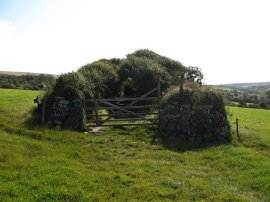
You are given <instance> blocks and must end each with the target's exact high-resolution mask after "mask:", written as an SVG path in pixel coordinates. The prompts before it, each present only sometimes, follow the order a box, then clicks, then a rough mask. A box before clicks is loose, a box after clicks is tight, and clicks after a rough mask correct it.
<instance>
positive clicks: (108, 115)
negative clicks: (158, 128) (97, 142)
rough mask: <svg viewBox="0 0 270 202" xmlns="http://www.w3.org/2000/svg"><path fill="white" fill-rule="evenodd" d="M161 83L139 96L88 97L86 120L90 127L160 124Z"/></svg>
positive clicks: (86, 101)
mask: <svg viewBox="0 0 270 202" xmlns="http://www.w3.org/2000/svg"><path fill="white" fill-rule="evenodd" d="M160 92H161V91H160V84H158V87H156V88H154V89H152V90H150V91H149V92H147V93H145V94H144V95H142V96H139V97H125V98H104V99H86V100H85V110H86V120H87V124H88V126H90V127H96V126H134V125H158V124H159V114H160V95H161V93H160Z"/></svg>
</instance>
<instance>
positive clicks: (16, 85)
mask: <svg viewBox="0 0 270 202" xmlns="http://www.w3.org/2000/svg"><path fill="white" fill-rule="evenodd" d="M54 82H55V78H54V77H53V76H51V75H44V74H40V75H22V76H15V75H5V74H0V88H13V89H24V90H43V89H45V88H46V87H48V86H50V85H52V84H53V83H54Z"/></svg>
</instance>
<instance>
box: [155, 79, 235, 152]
mask: <svg viewBox="0 0 270 202" xmlns="http://www.w3.org/2000/svg"><path fill="white" fill-rule="evenodd" d="M160 135H161V137H162V141H163V143H164V144H166V145H167V146H168V147H171V148H174V149H178V150H186V149H190V148H196V147H203V146H207V145H212V144H219V143H228V142H230V141H231V137H230V132H229V124H228V120H227V116H226V111H225V107H224V103H223V99H222V97H221V96H220V95H218V94H216V93H215V92H213V91H212V90H211V89H210V88H209V87H206V86H200V85H197V84H194V83H193V84H192V85H186V86H184V89H183V91H182V92H179V88H173V89H171V90H169V91H168V92H167V93H166V94H165V95H164V97H163V100H162V111H161V115H160Z"/></svg>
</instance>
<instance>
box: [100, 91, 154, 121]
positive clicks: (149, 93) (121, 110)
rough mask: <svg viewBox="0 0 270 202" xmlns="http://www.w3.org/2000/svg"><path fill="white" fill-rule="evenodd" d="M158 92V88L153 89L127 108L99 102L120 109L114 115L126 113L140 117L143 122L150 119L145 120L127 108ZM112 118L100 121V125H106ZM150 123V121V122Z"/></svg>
mask: <svg viewBox="0 0 270 202" xmlns="http://www.w3.org/2000/svg"><path fill="white" fill-rule="evenodd" d="M157 90H158V88H154V89H152V90H151V91H149V92H147V93H145V94H144V95H142V96H141V97H139V98H138V99H136V100H134V101H132V102H131V103H129V104H128V105H126V106H124V107H119V106H117V105H114V104H112V103H109V102H106V101H103V100H99V102H101V103H102V104H105V105H109V106H110V107H113V108H115V109H119V110H118V111H117V112H115V113H113V115H118V114H120V113H121V112H123V111H124V112H127V113H129V114H132V115H134V116H136V117H138V118H141V119H143V120H148V119H147V118H145V117H144V116H141V115H138V114H137V113H135V112H132V111H130V110H127V109H126V108H128V107H130V106H132V105H134V104H136V103H137V102H139V101H141V100H143V98H146V97H147V96H149V95H151V94H152V93H154V92H155V91H157ZM111 118H112V116H110V117H108V118H106V119H105V120H102V121H100V122H99V124H98V125H101V124H103V123H105V122H106V121H108V120H110V119H111ZM148 121H150V120H148ZM151 122H153V123H156V122H155V121H151Z"/></svg>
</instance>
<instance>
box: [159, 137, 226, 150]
mask: <svg viewBox="0 0 270 202" xmlns="http://www.w3.org/2000/svg"><path fill="white" fill-rule="evenodd" d="M159 139H160V143H161V144H162V145H163V147H164V148H166V149H169V150H172V151H178V152H185V151H195V150H196V151H197V150H201V149H205V148H209V147H217V146H220V145H228V144H230V142H229V141H217V140H216V141H214V140H212V141H205V142H189V141H187V140H183V139H182V138H164V137H160V138H159Z"/></svg>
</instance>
